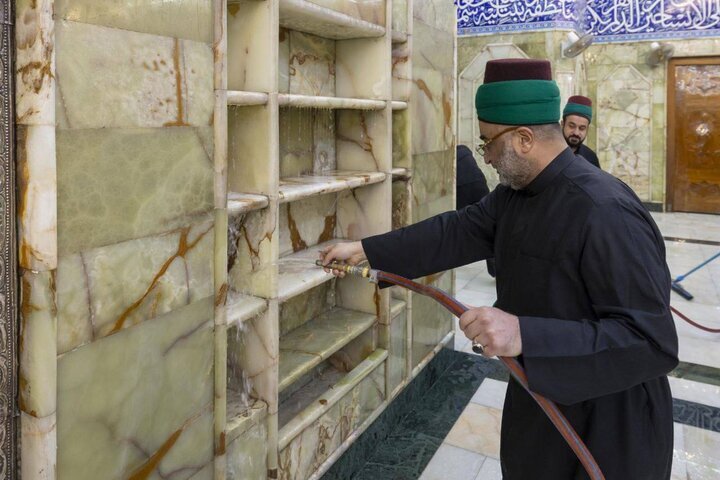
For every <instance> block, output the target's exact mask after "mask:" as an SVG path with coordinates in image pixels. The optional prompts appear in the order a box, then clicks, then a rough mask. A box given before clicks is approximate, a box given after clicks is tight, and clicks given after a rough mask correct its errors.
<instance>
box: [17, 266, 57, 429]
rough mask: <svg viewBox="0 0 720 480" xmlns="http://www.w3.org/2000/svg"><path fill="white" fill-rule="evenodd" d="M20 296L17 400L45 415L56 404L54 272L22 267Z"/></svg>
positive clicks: (28, 411)
mask: <svg viewBox="0 0 720 480" xmlns="http://www.w3.org/2000/svg"><path fill="white" fill-rule="evenodd" d="M20 297H21V300H20V338H19V346H18V350H19V352H20V358H19V360H20V361H19V363H20V368H19V372H18V384H19V400H18V402H19V406H20V409H21V410H22V411H23V412H25V413H26V414H28V415H31V416H33V417H37V418H45V417H49V416H50V415H52V414H54V413H55V408H56V401H55V395H56V390H57V382H56V379H57V362H56V355H57V347H56V343H55V337H56V334H57V308H56V306H55V272H54V271H49V272H31V271H28V270H25V271H23V272H22V276H21V277H20Z"/></svg>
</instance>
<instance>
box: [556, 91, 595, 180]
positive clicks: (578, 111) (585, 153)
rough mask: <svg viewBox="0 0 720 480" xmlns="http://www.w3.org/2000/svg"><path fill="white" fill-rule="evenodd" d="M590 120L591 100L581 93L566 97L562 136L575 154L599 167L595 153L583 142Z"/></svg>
mask: <svg viewBox="0 0 720 480" xmlns="http://www.w3.org/2000/svg"><path fill="white" fill-rule="evenodd" d="M591 120H592V100H590V99H589V98H588V97H583V96H582V95H574V96H572V97H570V98H569V99H568V103H567V105H565V109H564V110H563V120H562V127H563V137H565V141H566V142H567V144H568V145H569V146H570V148H571V149H572V151H573V152H575V155H580V156H581V157H583V158H584V159H585V160H587V161H588V162H590V163H592V164H593V165H595V166H596V167H598V168H600V162H599V161H598V157H597V155H595V152H593V151H592V149H590V148H589V147H588V146H587V145H585V144H584V143H583V142H584V141H585V137H587V132H588V128H589V127H590V121H591Z"/></svg>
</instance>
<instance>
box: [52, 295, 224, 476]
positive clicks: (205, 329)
mask: <svg viewBox="0 0 720 480" xmlns="http://www.w3.org/2000/svg"><path fill="white" fill-rule="evenodd" d="M212 315H213V302H212V297H208V298H206V299H204V300H202V301H199V302H195V303H193V304H191V305H188V306H187V307H184V308H182V309H180V310H177V311H174V312H171V313H169V314H167V315H164V316H163V317H161V318H158V319H157V320H153V321H151V322H147V323H145V324H143V325H141V326H138V327H137V328H133V329H129V330H127V331H124V332H122V333H121V334H118V335H113V336H111V337H108V338H105V339H103V340H100V341H98V342H95V343H93V344H92V345H89V346H86V347H83V348H81V349H78V350H76V351H74V352H71V353H67V354H65V355H63V356H61V357H60V358H59V361H58V478H72V479H76V480H85V479H88V480H96V479H99V478H163V477H168V476H171V477H172V478H178V479H188V478H191V477H192V478H198V477H197V475H196V474H199V475H200V478H211V475H210V474H211V473H212V468H210V469H208V468H206V465H207V464H208V463H212V461H213V321H212ZM179 366H182V368H178V367H179ZM199 472H202V473H199ZM194 475H195V476H194Z"/></svg>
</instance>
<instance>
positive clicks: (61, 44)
mask: <svg viewBox="0 0 720 480" xmlns="http://www.w3.org/2000/svg"><path fill="white" fill-rule="evenodd" d="M55 38H56V42H57V49H58V52H57V85H58V93H59V96H58V98H57V120H58V128H59V129H87V128H129V127H163V126H208V125H212V118H213V108H214V102H215V100H214V95H213V79H212V75H211V74H210V72H212V71H213V52H212V48H211V46H210V45H209V44H207V43H199V42H193V41H190V40H179V39H177V38H168V37H161V36H157V35H150V34H146V33H136V32H129V31H127V30H120V29H116V28H108V27H101V26H96V25H89V24H84V23H76V22H66V21H59V22H57V23H56V28H55ZM88 72H92V74H90V75H89V74H88Z"/></svg>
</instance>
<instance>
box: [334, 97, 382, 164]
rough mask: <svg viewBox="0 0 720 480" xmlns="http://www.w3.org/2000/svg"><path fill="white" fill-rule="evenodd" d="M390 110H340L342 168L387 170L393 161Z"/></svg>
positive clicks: (340, 159) (338, 144)
mask: <svg viewBox="0 0 720 480" xmlns="http://www.w3.org/2000/svg"><path fill="white" fill-rule="evenodd" d="M390 117H391V113H390V112H389V111H388V110H381V111H361V110H340V111H338V112H337V141H336V148H337V164H338V168H340V169H342V170H360V171H380V172H387V171H389V170H390V168H391V165H392V150H391V137H390V135H388V134H389V133H390V129H391V125H390Z"/></svg>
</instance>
